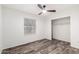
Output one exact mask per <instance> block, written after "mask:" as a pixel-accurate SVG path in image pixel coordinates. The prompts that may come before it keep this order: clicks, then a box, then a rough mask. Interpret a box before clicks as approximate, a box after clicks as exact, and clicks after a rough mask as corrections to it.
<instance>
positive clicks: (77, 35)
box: [46, 5, 79, 48]
mask: <svg viewBox="0 0 79 59" xmlns="http://www.w3.org/2000/svg"><path fill="white" fill-rule="evenodd" d="M67 16H70V32H71V36H70V38H71V39H70V40H71V46H73V47H76V48H79V5H78V6H75V7H71V8H68V9H65V10H62V11H60V12H57V13H55V14H54V15H53V16H51V17H49V20H48V23H47V26H48V27H47V31H46V32H47V33H48V34H47V35H48V37H47V38H49V39H50V38H51V26H50V25H51V19H56V18H62V17H67Z"/></svg>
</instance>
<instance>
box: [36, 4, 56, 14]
mask: <svg viewBox="0 0 79 59" xmlns="http://www.w3.org/2000/svg"><path fill="white" fill-rule="evenodd" d="M37 6H38V7H39V8H40V9H41V10H42V12H40V13H38V15H41V14H44V13H46V12H56V10H45V8H46V5H41V4H37Z"/></svg>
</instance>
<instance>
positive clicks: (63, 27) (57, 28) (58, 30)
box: [52, 17, 70, 42]
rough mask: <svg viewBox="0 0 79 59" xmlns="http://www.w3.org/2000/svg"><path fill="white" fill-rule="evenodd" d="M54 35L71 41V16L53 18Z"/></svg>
mask: <svg viewBox="0 0 79 59" xmlns="http://www.w3.org/2000/svg"><path fill="white" fill-rule="evenodd" d="M52 37H53V38H54V39H58V40H62V41H67V42H70V17H64V18H60V19H54V20H52Z"/></svg>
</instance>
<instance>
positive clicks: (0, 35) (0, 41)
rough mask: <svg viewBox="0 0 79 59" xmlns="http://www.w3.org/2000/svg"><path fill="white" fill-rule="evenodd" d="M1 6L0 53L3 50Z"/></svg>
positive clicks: (0, 13)
mask: <svg viewBox="0 0 79 59" xmlns="http://www.w3.org/2000/svg"><path fill="white" fill-rule="evenodd" d="M1 9H2V8H1V5H0V53H1V50H2V12H1V11H2V10H1Z"/></svg>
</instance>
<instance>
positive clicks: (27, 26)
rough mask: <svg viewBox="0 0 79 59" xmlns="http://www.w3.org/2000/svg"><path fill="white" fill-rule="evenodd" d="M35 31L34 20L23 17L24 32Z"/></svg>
mask: <svg viewBox="0 0 79 59" xmlns="http://www.w3.org/2000/svg"><path fill="white" fill-rule="evenodd" d="M35 31H36V20H33V19H27V18H25V19H24V34H31V33H35Z"/></svg>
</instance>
